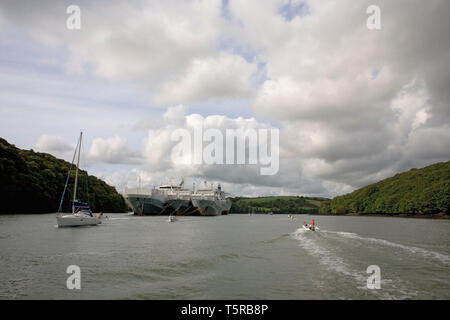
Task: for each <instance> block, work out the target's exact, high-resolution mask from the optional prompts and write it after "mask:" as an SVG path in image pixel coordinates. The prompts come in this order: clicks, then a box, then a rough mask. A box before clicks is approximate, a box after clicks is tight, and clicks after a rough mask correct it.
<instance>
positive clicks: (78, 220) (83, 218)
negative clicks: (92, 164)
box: [56, 132, 102, 227]
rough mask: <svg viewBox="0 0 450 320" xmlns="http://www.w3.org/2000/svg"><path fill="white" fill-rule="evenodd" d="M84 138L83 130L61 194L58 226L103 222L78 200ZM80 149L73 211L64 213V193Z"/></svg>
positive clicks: (88, 224)
mask: <svg viewBox="0 0 450 320" xmlns="http://www.w3.org/2000/svg"><path fill="white" fill-rule="evenodd" d="M82 138H83V132H81V133H80V138H79V140H78V144H77V146H76V147H75V152H74V154H73V159H72V163H71V165H70V168H69V172H68V174H67V179H66V184H65V186H64V191H63V194H62V196H61V201H60V203H59V209H58V213H57V214H56V222H57V223H58V227H79V226H93V225H98V224H100V223H102V222H101V220H100V218H98V217H96V216H95V215H94V214H93V213H92V211H91V209H90V208H89V205H88V204H87V203H85V202H80V201H78V200H77V186H78V167H79V165H80V152H81V142H82ZM77 149H78V160H77V168H76V173H75V187H74V191H73V200H72V213H71V214H70V213H63V212H62V204H63V201H64V195H65V193H66V190H67V184H68V182H69V177H70V171H71V170H72V167H73V163H74V161H75V156H76V155H77Z"/></svg>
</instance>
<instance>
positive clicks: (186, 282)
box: [0, 214, 450, 299]
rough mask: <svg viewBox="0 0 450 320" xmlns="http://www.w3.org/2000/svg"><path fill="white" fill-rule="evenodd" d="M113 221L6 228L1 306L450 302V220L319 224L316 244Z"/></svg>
mask: <svg viewBox="0 0 450 320" xmlns="http://www.w3.org/2000/svg"><path fill="white" fill-rule="evenodd" d="M108 216H109V217H110V219H107V220H105V221H104V222H103V223H102V224H101V225H99V226H94V227H79V228H62V229H61V228H57V227H56V226H55V225H56V219H55V215H54V214H43V215H2V216H0V248H1V251H0V256H1V259H0V275H1V276H0V299H449V298H450V247H449V243H450V221H449V220H422V219H407V218H388V217H350V216H345V217H333V216H315V217H314V218H315V219H316V222H317V223H318V225H319V228H320V230H319V231H317V232H311V231H306V230H304V229H303V228H301V224H302V223H303V222H304V221H309V220H311V218H312V217H311V216H305V215H298V216H296V218H295V220H290V219H288V218H287V217H286V216H279V215H253V216H249V215H238V214H233V215H228V216H219V217H185V216H183V217H180V218H179V221H177V222H174V223H168V222H167V221H166V220H167V217H158V216H157V217H138V216H133V215H129V214H108ZM70 265H76V266H78V267H79V268H80V276H81V278H80V284H81V289H79V290H77V289H74V290H69V289H68V288H67V286H66V280H67V278H68V277H69V276H70V274H67V273H66V271H67V267H68V266H70ZM369 266H377V267H378V268H379V271H380V289H369V288H368V287H367V278H368V277H370V276H371V274H370V273H367V268H368V267H369Z"/></svg>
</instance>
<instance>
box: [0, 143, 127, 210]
mask: <svg viewBox="0 0 450 320" xmlns="http://www.w3.org/2000/svg"><path fill="white" fill-rule="evenodd" d="M69 167H70V163H69V162H67V161H64V160H61V159H57V158H56V157H54V156H52V155H50V154H47V153H39V152H34V151H33V150H21V149H19V148H16V147H15V146H14V145H12V144H9V143H8V142H7V141H6V140H5V139H2V138H0V201H1V202H0V203H1V207H0V213H46V212H56V211H57V209H58V206H59V202H60V199H61V195H62V193H63V190H64V185H65V182H66V178H67V173H68V170H69ZM75 168H76V167H75V165H74V166H73V168H72V173H71V178H70V180H69V184H68V190H67V192H66V195H65V199H64V203H63V211H65V212H69V211H70V210H71V202H70V200H71V197H72V196H73V187H74V176H75ZM78 179H79V180H78V181H79V183H78V190H77V198H78V200H80V201H84V202H88V203H89V205H90V206H91V209H92V210H93V211H94V212H100V211H102V212H126V211H127V210H128V206H127V205H126V203H125V200H124V199H123V197H122V196H121V195H120V194H119V193H118V192H117V190H116V189H115V188H114V187H111V186H109V185H108V184H106V183H105V182H104V181H102V180H100V179H98V178H97V177H94V176H90V175H88V173H87V172H86V171H84V170H80V171H79V175H78Z"/></svg>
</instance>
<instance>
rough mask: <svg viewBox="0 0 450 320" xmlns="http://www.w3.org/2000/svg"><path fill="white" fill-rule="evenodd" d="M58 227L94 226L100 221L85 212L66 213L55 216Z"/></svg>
mask: <svg viewBox="0 0 450 320" xmlns="http://www.w3.org/2000/svg"><path fill="white" fill-rule="evenodd" d="M56 221H57V223H58V227H60V228H63V227H80V226H95V225H98V224H100V223H102V221H101V220H100V219H98V218H96V217H91V216H88V215H85V214H67V215H59V216H57V217H56Z"/></svg>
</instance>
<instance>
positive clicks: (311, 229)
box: [302, 225, 319, 231]
mask: <svg viewBox="0 0 450 320" xmlns="http://www.w3.org/2000/svg"><path fill="white" fill-rule="evenodd" d="M302 227H303V229H305V230H307V231H316V230H319V227H317V226H305V225H302Z"/></svg>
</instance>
